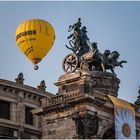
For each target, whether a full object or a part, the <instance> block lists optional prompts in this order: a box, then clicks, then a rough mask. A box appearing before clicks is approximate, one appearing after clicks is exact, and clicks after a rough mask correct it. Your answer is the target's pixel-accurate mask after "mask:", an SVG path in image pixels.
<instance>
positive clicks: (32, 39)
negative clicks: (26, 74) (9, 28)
mask: <svg viewBox="0 0 140 140" xmlns="http://www.w3.org/2000/svg"><path fill="white" fill-rule="evenodd" d="M54 40H55V31H54V29H53V27H52V26H51V24H50V23H48V22H47V21H45V20H42V19H31V20H27V21H25V22H23V23H22V24H21V25H19V27H18V28H17V30H16V43H17V45H18V47H19V48H20V50H21V51H22V52H23V53H24V54H25V55H26V56H27V57H28V58H29V59H30V60H31V62H32V63H33V64H34V65H35V66H34V69H35V70H36V69H38V66H37V64H38V63H39V62H40V61H41V60H42V59H43V58H44V56H45V55H46V54H47V53H48V52H49V50H50V49H51V48H52V46H53V43H54Z"/></svg>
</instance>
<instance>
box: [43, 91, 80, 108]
mask: <svg viewBox="0 0 140 140" xmlns="http://www.w3.org/2000/svg"><path fill="white" fill-rule="evenodd" d="M77 96H79V92H71V93H67V94H62V95H57V96H55V97H52V98H44V99H42V100H41V101H42V107H46V106H51V105H56V104H60V103H63V102H64V101H66V100H68V99H72V98H76V97H77Z"/></svg>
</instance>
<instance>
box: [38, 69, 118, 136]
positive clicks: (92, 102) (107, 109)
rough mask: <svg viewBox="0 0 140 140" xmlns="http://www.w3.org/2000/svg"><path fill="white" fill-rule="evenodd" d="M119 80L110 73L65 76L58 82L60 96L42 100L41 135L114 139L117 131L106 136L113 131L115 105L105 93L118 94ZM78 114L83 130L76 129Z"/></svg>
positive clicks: (97, 72) (70, 74)
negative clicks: (75, 117)
mask: <svg viewBox="0 0 140 140" xmlns="http://www.w3.org/2000/svg"><path fill="white" fill-rule="evenodd" d="M119 83H120V80H119V79H118V78H117V77H116V76H115V75H113V74H111V73H107V72H99V71H94V72H90V74H89V75H84V76H81V75H80V73H78V72H77V73H69V74H64V75H62V76H61V77H60V78H59V80H58V82H57V83H55V85H56V86H58V94H57V96H55V97H52V98H46V99H43V100H42V107H43V111H42V114H43V124H42V125H43V129H42V130H43V135H42V138H43V139H49V138H51V139H56V138H57V139H58V138H59V139H64V138H65V139H71V138H76V139H77V138H102V137H106V138H114V132H113V133H112V132H111V133H112V134H110V135H109V136H106V135H108V133H107V134H106V132H107V131H108V130H110V129H112V130H114V116H113V104H112V103H111V102H110V101H109V100H108V99H107V96H106V95H108V94H109V95H112V96H115V97H117V95H118V89H119ZM40 113H41V112H40ZM77 113H78V114H79V115H80V117H78V118H80V119H81V122H82V126H81V129H83V131H78V130H77V128H78V126H77V122H76V119H73V117H74V116H75V114H77ZM96 113H97V118H96V117H95V114H96ZM95 118H96V119H95ZM93 129H94V130H96V131H93Z"/></svg>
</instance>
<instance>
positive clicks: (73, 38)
mask: <svg viewBox="0 0 140 140" xmlns="http://www.w3.org/2000/svg"><path fill="white" fill-rule="evenodd" d="M68 32H72V34H70V35H69V36H68V37H67V39H68V40H69V46H68V45H65V46H66V47H67V48H68V49H70V50H71V51H72V53H70V54H68V55H67V56H66V57H65V58H64V60H63V70H64V72H66V73H69V72H74V71H76V70H80V67H82V66H81V65H82V64H85V63H87V64H88V68H89V70H90V71H94V70H98V71H103V72H105V71H106V70H108V69H109V70H111V72H112V73H113V74H115V72H114V68H115V67H118V66H120V67H123V65H122V64H123V63H127V61H124V60H122V61H118V59H119V56H120V54H119V52H118V51H113V52H110V50H105V51H104V53H103V54H102V53H100V51H99V50H98V47H97V42H92V43H91V42H90V39H89V37H88V36H87V28H86V26H82V22H81V18H78V21H77V22H76V23H74V24H73V25H70V26H69V30H68ZM83 61H84V63H83Z"/></svg>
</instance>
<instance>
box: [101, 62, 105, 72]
mask: <svg viewBox="0 0 140 140" xmlns="http://www.w3.org/2000/svg"><path fill="white" fill-rule="evenodd" d="M101 67H102V70H103V72H105V65H104V63H101Z"/></svg>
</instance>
